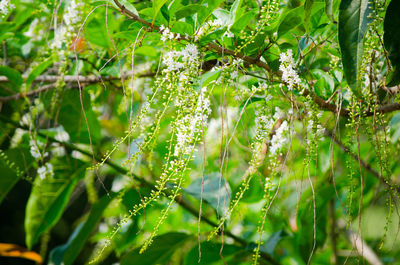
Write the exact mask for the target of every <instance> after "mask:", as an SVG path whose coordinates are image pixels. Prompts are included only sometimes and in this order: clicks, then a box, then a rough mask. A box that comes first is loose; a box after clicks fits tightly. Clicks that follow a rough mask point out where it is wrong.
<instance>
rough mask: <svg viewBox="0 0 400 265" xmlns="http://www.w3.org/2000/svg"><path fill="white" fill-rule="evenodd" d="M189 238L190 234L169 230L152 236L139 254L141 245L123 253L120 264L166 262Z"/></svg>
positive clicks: (147, 264) (148, 264)
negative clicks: (150, 241)
mask: <svg viewBox="0 0 400 265" xmlns="http://www.w3.org/2000/svg"><path fill="white" fill-rule="evenodd" d="M189 238H191V236H190V235H188V234H185V233H178V232H171V233H167V234H163V235H160V236H158V237H156V238H154V241H153V243H152V244H151V245H150V247H148V248H147V250H146V251H145V252H144V253H142V254H139V251H140V249H141V247H139V248H136V249H134V250H132V251H131V252H129V253H128V254H127V255H125V256H124V257H123V258H122V260H121V265H131V264H146V265H151V264H164V263H165V262H167V261H168V260H169V259H170V257H171V256H172V254H174V252H175V251H176V250H177V249H178V248H179V247H180V246H182V244H183V243H184V242H185V241H186V240H188V239H189Z"/></svg>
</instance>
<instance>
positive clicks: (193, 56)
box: [163, 43, 199, 78]
mask: <svg viewBox="0 0 400 265" xmlns="http://www.w3.org/2000/svg"><path fill="white" fill-rule="evenodd" d="M198 57H199V52H198V50H197V47H196V45H194V44H191V43H189V44H188V45H186V47H185V48H184V49H183V50H182V51H176V50H172V51H169V52H167V53H165V55H164V57H163V63H164V64H165V65H166V66H167V68H166V69H165V70H164V71H166V72H169V71H177V70H181V69H183V68H185V67H187V66H191V65H193V64H195V63H197V61H198ZM183 78H185V77H183Z"/></svg>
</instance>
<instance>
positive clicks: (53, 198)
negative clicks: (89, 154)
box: [25, 160, 85, 249]
mask: <svg viewBox="0 0 400 265" xmlns="http://www.w3.org/2000/svg"><path fill="white" fill-rule="evenodd" d="M70 163H74V164H75V166H76V165H78V166H76V167H71V165H68V164H67V163H65V164H63V165H61V164H58V165H54V176H53V177H47V178H45V179H43V180H42V179H40V178H39V177H36V179H35V181H34V185H33V188H32V191H31V194H30V196H29V200H28V203H27V206H26V211H25V232H26V238H25V240H26V245H27V246H28V248H29V249H31V248H32V246H33V245H35V244H36V243H37V241H38V240H39V238H40V236H41V235H42V234H43V233H44V232H46V231H48V230H49V229H51V228H52V227H53V226H54V225H55V224H56V223H57V221H58V220H59V219H60V217H61V215H62V213H63V212H64V209H65V206H66V205H67V203H68V201H69V197H70V196H71V193H72V191H73V189H74V188H75V185H76V184H77V183H78V180H79V179H80V178H82V177H83V175H84V172H85V167H84V166H83V165H82V163H81V162H79V161H78V160H71V162H70ZM74 168H75V169H79V170H76V171H72V169H74Z"/></svg>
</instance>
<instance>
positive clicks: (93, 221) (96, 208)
mask: <svg viewBox="0 0 400 265" xmlns="http://www.w3.org/2000/svg"><path fill="white" fill-rule="evenodd" d="M114 197H115V194H114V193H111V194H110V195H105V196H103V197H102V198H101V199H100V200H99V201H97V202H96V203H95V204H94V205H93V207H92V209H91V210H90V214H89V216H88V217H87V219H86V221H84V222H82V223H81V224H79V225H78V227H77V228H76V229H75V231H74V232H73V233H72V235H71V236H70V237H69V239H68V242H67V243H65V244H64V245H61V246H58V247H56V248H54V249H53V250H52V251H51V253H50V263H52V264H54V265H61V264H65V265H70V264H73V263H74V261H75V259H76V257H78V255H79V253H80V252H81V250H82V248H83V246H84V244H85V242H86V241H87V240H88V238H89V236H90V234H91V233H92V231H93V230H94V229H95V227H96V226H97V224H98V223H99V221H100V219H101V217H102V215H103V211H104V209H106V207H107V206H108V204H109V203H110V202H111V201H112V200H113V198H114Z"/></svg>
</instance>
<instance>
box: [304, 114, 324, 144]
mask: <svg viewBox="0 0 400 265" xmlns="http://www.w3.org/2000/svg"><path fill="white" fill-rule="evenodd" d="M308 116H309V121H308V124H307V134H308V137H307V140H306V142H307V144H308V145H310V144H312V143H316V142H317V141H321V140H322V139H323V137H324V132H325V129H324V128H323V127H322V126H321V124H318V123H317V122H315V119H317V120H319V119H320V118H321V116H322V113H321V112H318V113H317V114H315V115H314V114H313V112H312V111H310V112H309V113H308ZM314 116H315V117H314Z"/></svg>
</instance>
